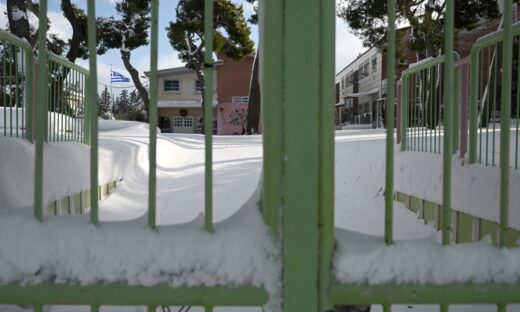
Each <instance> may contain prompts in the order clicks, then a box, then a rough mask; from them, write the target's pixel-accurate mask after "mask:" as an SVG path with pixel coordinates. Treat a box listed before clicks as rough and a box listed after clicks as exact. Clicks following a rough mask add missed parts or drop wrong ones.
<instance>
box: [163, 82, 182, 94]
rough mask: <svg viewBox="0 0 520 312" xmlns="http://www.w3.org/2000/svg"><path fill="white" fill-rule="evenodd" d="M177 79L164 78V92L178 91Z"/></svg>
mask: <svg viewBox="0 0 520 312" xmlns="http://www.w3.org/2000/svg"><path fill="white" fill-rule="evenodd" d="M179 90H180V88H179V80H165V81H164V92H174V91H179Z"/></svg>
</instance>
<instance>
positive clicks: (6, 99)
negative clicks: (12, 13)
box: [0, 30, 88, 143]
mask: <svg viewBox="0 0 520 312" xmlns="http://www.w3.org/2000/svg"><path fill="white" fill-rule="evenodd" d="M0 41H1V45H0V57H1V60H0V66H1V68H0V86H1V89H0V107H1V108H0V115H1V116H2V117H1V118H0V123H1V124H2V127H1V133H0V134H1V135H3V136H9V137H20V138H25V139H27V140H28V141H32V139H33V133H34V112H35V111H37V110H40V109H44V108H43V107H42V106H41V105H40V104H39V103H41V102H38V101H37V98H36V97H35V96H34V95H35V94H36V93H37V90H36V89H35V88H33V87H34V86H35V83H34V80H35V78H36V77H37V75H38V71H39V69H40V68H41V65H40V62H39V61H38V59H37V58H34V55H33V48H32V47H31V46H30V45H29V43H27V41H25V40H21V39H20V38H18V37H15V36H13V35H12V34H10V33H8V32H6V31H4V30H0ZM42 59H43V58H42ZM44 62H46V66H45V69H47V70H48V78H47V81H48V89H49V91H48V96H49V99H48V103H49V105H48V107H47V109H46V110H47V121H46V128H47V130H46V132H45V141H47V142H58V141H63V142H64V141H76V142H84V143H87V140H86V137H85V134H86V131H85V117H86V111H85V107H86V105H85V104H86V100H85V98H86V94H87V93H86V81H87V77H88V71H87V70H85V69H84V68H82V67H80V66H78V65H75V64H73V63H71V62H69V61H68V60H67V59H64V58H62V57H60V56H57V55H54V54H52V53H48V58H47V60H45V61H44Z"/></svg>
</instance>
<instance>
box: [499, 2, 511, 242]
mask: <svg viewBox="0 0 520 312" xmlns="http://www.w3.org/2000/svg"><path fill="white" fill-rule="evenodd" d="M512 22H513V16H512V1H511V0H506V1H504V43H503V45H502V94H501V96H502V99H501V105H500V236H499V239H500V241H499V243H500V247H506V246H507V245H508V227H509V149H510V146H509V144H510V143H509V139H510V136H511V134H510V129H509V127H510V125H511V88H512V86H511V84H512V82H511V81H512V75H513V70H512V64H513V33H512V29H511V24H512Z"/></svg>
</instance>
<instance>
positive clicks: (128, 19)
mask: <svg viewBox="0 0 520 312" xmlns="http://www.w3.org/2000/svg"><path fill="white" fill-rule="evenodd" d="M116 11H117V13H118V14H119V15H120V16H121V18H120V19H117V20H116V19H115V18H114V17H113V16H110V17H107V18H101V17H100V18H98V25H99V29H98V36H99V38H100V43H99V45H98V52H99V53H100V54H103V53H105V52H106V51H107V50H109V49H122V50H128V51H130V50H134V49H136V48H139V47H141V46H144V45H147V44H148V28H149V27H150V17H149V13H150V0H125V1H120V2H117V3H116Z"/></svg>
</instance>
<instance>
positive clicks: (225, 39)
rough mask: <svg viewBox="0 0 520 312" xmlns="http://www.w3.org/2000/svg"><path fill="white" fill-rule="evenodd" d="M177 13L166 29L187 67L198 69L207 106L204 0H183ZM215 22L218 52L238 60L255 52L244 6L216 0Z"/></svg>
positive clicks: (214, 30) (215, 40)
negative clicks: (204, 70)
mask: <svg viewBox="0 0 520 312" xmlns="http://www.w3.org/2000/svg"><path fill="white" fill-rule="evenodd" d="M176 13H177V19H176V20H175V22H170V25H169V26H168V27H167V28H166V30H167V32H168V38H169V39H170V44H171V46H172V47H173V49H174V50H176V51H177V52H178V53H179V58H180V59H181V60H182V61H183V62H184V63H185V64H186V67H188V68H191V69H193V70H195V73H196V74H197V79H198V80H199V82H200V86H201V93H202V108H204V94H205V91H206V87H205V79H204V72H203V69H204V39H203V38H204V16H203V15H204V14H203V13H204V0H180V1H179V4H178V5H177V9H176ZM213 24H214V29H213V37H214V47H213V50H214V51H216V52H223V53H224V54H225V55H226V56H228V57H231V58H232V59H234V60H240V59H242V58H244V57H245V56H247V55H249V54H251V53H252V52H253V50H254V49H253V47H254V43H253V41H252V40H251V38H250V35H251V30H250V29H249V26H248V25H247V21H246V19H245V18H244V10H243V8H242V6H239V5H236V4H235V3H233V2H232V1H230V0H215V1H214V16H213Z"/></svg>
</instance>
